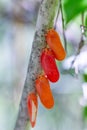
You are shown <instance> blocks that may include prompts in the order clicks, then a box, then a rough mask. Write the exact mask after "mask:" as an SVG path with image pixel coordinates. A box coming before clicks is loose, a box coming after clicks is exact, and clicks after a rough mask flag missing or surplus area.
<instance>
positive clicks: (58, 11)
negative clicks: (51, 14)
mask: <svg viewBox="0 0 87 130" xmlns="http://www.w3.org/2000/svg"><path fill="white" fill-rule="evenodd" d="M59 13H60V0H59V2H58V10H57V15H56V20H55V23H54V29H55V30H56V23H57V20H58V16H59Z"/></svg>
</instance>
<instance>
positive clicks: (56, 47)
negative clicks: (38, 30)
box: [45, 29, 66, 60]
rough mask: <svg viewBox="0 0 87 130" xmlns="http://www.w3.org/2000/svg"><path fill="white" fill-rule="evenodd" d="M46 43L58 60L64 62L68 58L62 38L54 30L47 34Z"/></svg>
mask: <svg viewBox="0 0 87 130" xmlns="http://www.w3.org/2000/svg"><path fill="white" fill-rule="evenodd" d="M45 38H46V42H47V44H48V45H49V47H50V48H51V49H52V50H53V52H54V54H55V58H56V59H57V60H63V59H64V58H65V56H66V52H65V50H64V48H63V46H62V43H61V40H60V37H59V35H58V33H57V32H56V31H55V30H54V29H50V30H49V31H48V32H47V34H46V37H45Z"/></svg>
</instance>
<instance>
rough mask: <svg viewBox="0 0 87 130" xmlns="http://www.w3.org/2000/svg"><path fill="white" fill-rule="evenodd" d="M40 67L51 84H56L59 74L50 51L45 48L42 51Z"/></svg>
mask: <svg viewBox="0 0 87 130" xmlns="http://www.w3.org/2000/svg"><path fill="white" fill-rule="evenodd" d="M41 65H42V68H43V70H44V72H45V74H46V75H47V78H48V79H49V80H50V81H51V82H56V81H57V80H58V79H59V77H60V74H59V71H58V68H57V66H56V62H55V57H54V54H53V51H52V50H51V49H49V48H46V49H44V50H43V51H42V54H41Z"/></svg>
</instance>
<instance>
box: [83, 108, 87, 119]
mask: <svg viewBox="0 0 87 130" xmlns="http://www.w3.org/2000/svg"><path fill="white" fill-rule="evenodd" d="M83 118H84V119H86V120H87V106H85V107H83Z"/></svg>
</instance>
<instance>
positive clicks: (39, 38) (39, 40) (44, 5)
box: [14, 0, 58, 130]
mask: <svg viewBox="0 0 87 130" xmlns="http://www.w3.org/2000/svg"><path fill="white" fill-rule="evenodd" d="M57 8H58V0H43V1H42V2H41V6H40V9H39V13H38V19H37V24H36V32H35V36H34V40H33V43H32V50H31V55H30V59H29V65H28V70H27V75H26V80H25V84H24V89H23V93H22V98H21V101H20V106H19V113H18V119H17V122H16V126H15V129H14V130H25V128H26V124H27V121H29V117H28V114H27V107H26V98H27V95H28V93H30V92H31V91H35V85H34V83H35V79H36V77H37V76H38V75H39V74H41V72H42V68H41V64H40V54H41V51H42V49H43V48H45V47H46V41H45V35H44V34H45V33H46V31H47V30H48V29H50V28H53V25H54V19H55V16H56V9H57Z"/></svg>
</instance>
